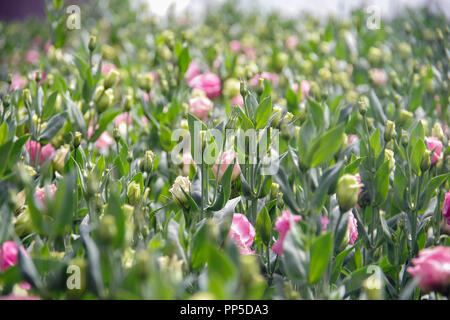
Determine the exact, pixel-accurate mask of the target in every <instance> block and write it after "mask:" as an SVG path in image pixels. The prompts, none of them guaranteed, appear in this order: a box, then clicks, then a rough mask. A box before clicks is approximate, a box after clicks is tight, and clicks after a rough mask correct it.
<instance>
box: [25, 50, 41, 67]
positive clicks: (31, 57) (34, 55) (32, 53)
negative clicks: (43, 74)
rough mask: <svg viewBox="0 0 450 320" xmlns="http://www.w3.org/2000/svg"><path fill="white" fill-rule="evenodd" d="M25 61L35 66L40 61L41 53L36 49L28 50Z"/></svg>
mask: <svg viewBox="0 0 450 320" xmlns="http://www.w3.org/2000/svg"><path fill="white" fill-rule="evenodd" d="M25 60H26V61H27V62H28V63H31V64H35V63H36V62H38V60H39V52H38V51H37V50H34V49H31V50H28V52H27V54H26V57H25Z"/></svg>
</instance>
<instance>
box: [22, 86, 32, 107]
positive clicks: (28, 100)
mask: <svg viewBox="0 0 450 320" xmlns="http://www.w3.org/2000/svg"><path fill="white" fill-rule="evenodd" d="M22 97H23V101H24V102H25V104H26V105H28V106H31V102H32V99H31V93H30V90H28V89H23V91H22Z"/></svg>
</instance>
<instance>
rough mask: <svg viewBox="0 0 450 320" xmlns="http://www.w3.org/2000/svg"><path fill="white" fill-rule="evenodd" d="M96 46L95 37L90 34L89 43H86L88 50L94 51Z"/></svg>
mask: <svg viewBox="0 0 450 320" xmlns="http://www.w3.org/2000/svg"><path fill="white" fill-rule="evenodd" d="M96 47H97V37H96V36H94V35H91V36H90V37H89V45H88V48H89V51H90V52H92V51H94V50H95V48H96Z"/></svg>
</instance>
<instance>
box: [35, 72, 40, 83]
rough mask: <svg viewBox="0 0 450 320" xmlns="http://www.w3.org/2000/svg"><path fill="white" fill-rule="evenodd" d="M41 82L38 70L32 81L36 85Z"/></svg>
mask: <svg viewBox="0 0 450 320" xmlns="http://www.w3.org/2000/svg"><path fill="white" fill-rule="evenodd" d="M41 80H42V73H41V71H40V70H38V71H36V74H35V76H34V81H36V83H39V82H41Z"/></svg>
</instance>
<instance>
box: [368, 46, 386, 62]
mask: <svg viewBox="0 0 450 320" xmlns="http://www.w3.org/2000/svg"><path fill="white" fill-rule="evenodd" d="M368 58H369V61H370V63H372V64H379V63H380V62H381V61H382V59H383V53H382V52H381V50H380V49H379V48H375V47H371V48H370V49H369V53H368Z"/></svg>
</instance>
